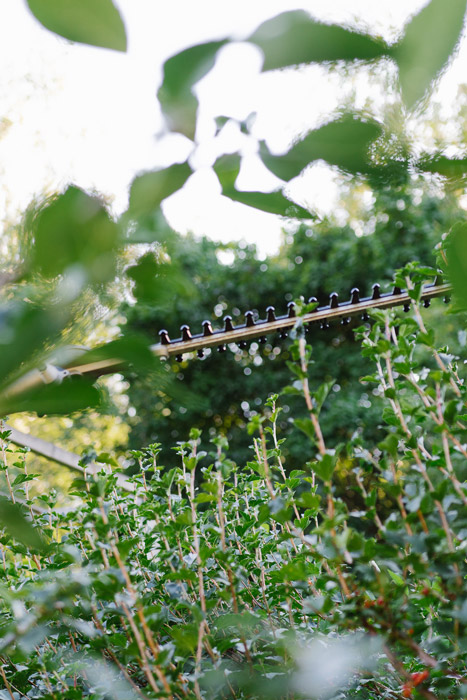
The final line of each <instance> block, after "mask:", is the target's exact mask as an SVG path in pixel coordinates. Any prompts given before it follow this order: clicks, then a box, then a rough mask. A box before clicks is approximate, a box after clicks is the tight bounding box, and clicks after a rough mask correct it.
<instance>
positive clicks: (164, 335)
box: [159, 330, 170, 345]
mask: <svg viewBox="0 0 467 700" xmlns="http://www.w3.org/2000/svg"><path fill="white" fill-rule="evenodd" d="M159 338H160V339H161V345H170V338H169V334H168V333H167V331H166V330H162V331H159Z"/></svg>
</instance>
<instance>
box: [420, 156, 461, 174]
mask: <svg viewBox="0 0 467 700" xmlns="http://www.w3.org/2000/svg"><path fill="white" fill-rule="evenodd" d="M418 168H419V169H420V170H423V171H424V172H427V173H436V174H437V175H442V176H443V177H447V178H449V179H453V180H455V179H458V178H463V177H465V176H466V175H467V158H448V157H447V156H442V155H440V156H435V157H434V158H429V159H425V160H423V161H419V163H418Z"/></svg>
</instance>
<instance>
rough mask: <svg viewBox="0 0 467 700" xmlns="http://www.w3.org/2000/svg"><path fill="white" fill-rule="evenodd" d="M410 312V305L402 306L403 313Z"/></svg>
mask: <svg viewBox="0 0 467 700" xmlns="http://www.w3.org/2000/svg"><path fill="white" fill-rule="evenodd" d="M408 311H410V304H404V313H407V312H408Z"/></svg>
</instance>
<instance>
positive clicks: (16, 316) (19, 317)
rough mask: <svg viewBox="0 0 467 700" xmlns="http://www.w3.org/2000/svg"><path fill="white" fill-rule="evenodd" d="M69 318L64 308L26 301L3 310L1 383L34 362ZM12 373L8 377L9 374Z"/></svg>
mask: <svg viewBox="0 0 467 700" xmlns="http://www.w3.org/2000/svg"><path fill="white" fill-rule="evenodd" d="M67 320H68V316H67V314H66V313H65V312H64V310H63V308H56V307H53V306H52V307H49V308H48V309H40V308H37V307H35V306H33V305H32V304H29V303H21V304H18V305H15V306H14V307H13V308H12V309H11V313H9V310H8V308H7V309H5V313H4V316H3V323H1V324H0V348H1V351H0V378H1V379H0V386H5V385H6V384H8V383H9V382H10V381H11V380H12V379H13V378H14V377H15V376H17V375H18V374H19V373H21V374H23V373H24V372H26V371H27V370H28V369H29V368H30V366H31V365H33V362H32V358H33V357H34V355H35V354H36V353H37V352H38V351H39V350H40V349H41V348H42V347H43V346H44V345H45V344H48V345H50V344H52V343H53V342H54V341H56V340H57V337H58V334H59V331H60V330H61V328H63V326H64V325H65V323H66V322H67ZM12 374H13V376H12V377H11V376H9V375H12Z"/></svg>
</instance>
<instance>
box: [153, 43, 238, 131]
mask: <svg viewBox="0 0 467 700" xmlns="http://www.w3.org/2000/svg"><path fill="white" fill-rule="evenodd" d="M225 43H226V40H221V41H209V42H207V43H206V44H198V45H197V46H191V47H190V48H189V49H185V51H181V52H180V53H177V54H175V56H172V57H171V58H169V59H168V60H167V61H166V62H165V63H164V78H163V82H162V85H161V87H160V88H159V91H158V93H157V97H158V98H159V101H160V103H161V107H162V111H163V112H164V115H165V117H166V120H167V124H168V126H169V128H170V130H171V131H177V132H180V133H181V134H184V135H185V136H187V137H188V138H189V139H192V140H193V139H194V136H195V130H196V113H197V110H198V100H197V99H196V97H195V96H194V95H193V92H192V88H193V85H195V83H197V82H198V81H199V80H201V78H202V77H203V76H205V75H206V73H208V71H210V70H211V68H212V67H213V65H214V62H215V59H216V54H217V52H218V50H219V49H220V48H221V46H223V45H224V44H225Z"/></svg>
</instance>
